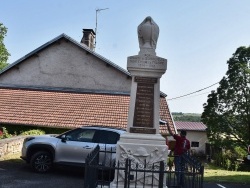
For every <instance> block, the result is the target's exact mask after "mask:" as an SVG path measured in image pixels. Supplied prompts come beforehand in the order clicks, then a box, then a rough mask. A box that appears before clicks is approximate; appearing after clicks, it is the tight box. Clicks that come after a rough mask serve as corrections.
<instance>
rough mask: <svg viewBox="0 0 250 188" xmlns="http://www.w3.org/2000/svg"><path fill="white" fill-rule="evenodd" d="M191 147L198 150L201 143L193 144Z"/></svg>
mask: <svg viewBox="0 0 250 188" xmlns="http://www.w3.org/2000/svg"><path fill="white" fill-rule="evenodd" d="M191 147H192V148H198V147H199V142H191Z"/></svg>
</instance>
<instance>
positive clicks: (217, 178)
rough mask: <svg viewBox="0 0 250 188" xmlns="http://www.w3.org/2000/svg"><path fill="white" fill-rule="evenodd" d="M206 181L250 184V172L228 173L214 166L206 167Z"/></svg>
mask: <svg viewBox="0 0 250 188" xmlns="http://www.w3.org/2000/svg"><path fill="white" fill-rule="evenodd" d="M204 181H206V182H228V183H244V184H250V172H240V171H227V170H223V169H220V168H217V167H214V166H212V165H205V170H204Z"/></svg>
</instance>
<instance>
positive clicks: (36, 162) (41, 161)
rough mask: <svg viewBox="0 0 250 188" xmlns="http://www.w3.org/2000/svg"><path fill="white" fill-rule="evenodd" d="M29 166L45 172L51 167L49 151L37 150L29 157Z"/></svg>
mask: <svg viewBox="0 0 250 188" xmlns="http://www.w3.org/2000/svg"><path fill="white" fill-rule="evenodd" d="M31 166H32V168H33V170H35V171H36V172H39V173H45V172H48V171H49V170H51V168H52V157H51V155H50V153H49V152H46V151H39V152H37V153H35V154H34V155H33V156H32V157H31Z"/></svg>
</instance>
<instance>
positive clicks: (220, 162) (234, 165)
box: [214, 147, 246, 171]
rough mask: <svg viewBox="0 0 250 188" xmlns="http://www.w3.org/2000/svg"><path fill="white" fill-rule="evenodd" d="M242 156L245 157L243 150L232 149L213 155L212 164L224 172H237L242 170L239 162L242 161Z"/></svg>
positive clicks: (238, 148)
mask: <svg viewBox="0 0 250 188" xmlns="http://www.w3.org/2000/svg"><path fill="white" fill-rule="evenodd" d="M244 156H246V151H245V150H244V149H242V148H240V147H234V148H232V149H230V150H229V149H228V150H223V151H222V152H218V153H216V154H214V163H215V164H216V165H217V166H219V167H223V168H224V169H226V170H233V171H237V170H239V169H240V170H241V169H242V167H241V166H242V165H241V161H243V158H244Z"/></svg>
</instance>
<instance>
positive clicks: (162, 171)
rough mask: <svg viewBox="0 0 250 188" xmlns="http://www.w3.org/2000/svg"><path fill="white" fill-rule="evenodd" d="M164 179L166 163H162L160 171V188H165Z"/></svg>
mask: <svg viewBox="0 0 250 188" xmlns="http://www.w3.org/2000/svg"><path fill="white" fill-rule="evenodd" d="M163 179H164V162H163V161H161V162H160V171H159V188H163Z"/></svg>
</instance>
